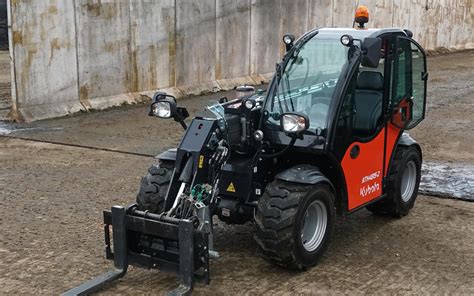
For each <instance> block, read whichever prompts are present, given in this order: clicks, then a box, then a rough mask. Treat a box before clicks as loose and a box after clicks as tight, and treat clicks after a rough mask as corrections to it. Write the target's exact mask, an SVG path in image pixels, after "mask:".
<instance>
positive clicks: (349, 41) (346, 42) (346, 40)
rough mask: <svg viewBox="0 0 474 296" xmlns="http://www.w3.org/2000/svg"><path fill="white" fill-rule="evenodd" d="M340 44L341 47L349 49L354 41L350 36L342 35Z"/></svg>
mask: <svg viewBox="0 0 474 296" xmlns="http://www.w3.org/2000/svg"><path fill="white" fill-rule="evenodd" d="M341 43H342V45H344V46H347V47H349V46H351V45H352V44H353V43H354V40H353V38H352V36H351V35H342V36H341Z"/></svg>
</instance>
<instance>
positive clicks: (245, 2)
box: [215, 0, 251, 79]
mask: <svg viewBox="0 0 474 296" xmlns="http://www.w3.org/2000/svg"><path fill="white" fill-rule="evenodd" d="M216 16H217V19H216V22H217V23H216V62H215V63H216V64H215V72H216V79H228V78H236V77H243V76H247V75H249V74H250V54H251V53H250V25H251V23H250V0H242V1H235V0H217V1H216Z"/></svg>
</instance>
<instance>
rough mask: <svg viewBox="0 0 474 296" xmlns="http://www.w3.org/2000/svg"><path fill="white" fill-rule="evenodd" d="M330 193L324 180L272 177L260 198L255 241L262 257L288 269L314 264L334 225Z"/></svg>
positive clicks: (327, 241)
mask: <svg viewBox="0 0 474 296" xmlns="http://www.w3.org/2000/svg"><path fill="white" fill-rule="evenodd" d="M334 218H335V208H334V194H333V192H332V191H331V189H330V188H329V186H327V185H326V184H316V185H306V184H297V183H292V182H286V181H281V180H276V181H274V182H272V183H270V184H269V185H268V186H267V188H266V190H265V193H264V195H263V196H262V198H261V199H260V201H259V203H258V207H257V212H256V215H255V222H256V226H257V232H256V234H255V237H254V238H255V241H256V242H257V244H258V247H259V251H260V254H261V255H262V256H263V258H265V259H266V260H268V261H270V262H272V263H275V264H277V265H280V266H283V267H287V268H291V269H300V270H301V269H305V268H307V267H310V266H313V265H315V264H316V263H317V262H318V260H319V259H320V257H321V255H322V254H323V253H324V251H325V250H326V249H327V247H328V245H329V241H330V239H331V236H332V232H333V229H334Z"/></svg>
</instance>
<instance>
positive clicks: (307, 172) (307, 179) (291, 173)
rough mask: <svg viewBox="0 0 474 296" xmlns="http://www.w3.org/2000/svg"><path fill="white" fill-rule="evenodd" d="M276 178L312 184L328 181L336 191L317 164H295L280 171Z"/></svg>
mask: <svg viewBox="0 0 474 296" xmlns="http://www.w3.org/2000/svg"><path fill="white" fill-rule="evenodd" d="M275 178H277V179H279V180H283V181H288V182H294V183H301V184H311V185H314V184H317V183H321V182H322V183H327V184H329V186H331V189H332V190H333V191H334V186H333V185H332V183H331V181H329V179H328V178H327V177H326V176H325V175H324V174H323V173H322V172H321V171H320V169H319V168H318V167H317V166H314V165H310V164H298V165H295V166H293V167H291V168H289V169H286V170H284V171H282V172H280V173H278V174H277V175H276V177H275ZM334 192H335V191H334Z"/></svg>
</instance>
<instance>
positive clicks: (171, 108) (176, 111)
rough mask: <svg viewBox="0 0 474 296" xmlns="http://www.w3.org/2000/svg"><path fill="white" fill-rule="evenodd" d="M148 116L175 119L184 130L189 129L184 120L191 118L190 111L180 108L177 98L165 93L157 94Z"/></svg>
mask: <svg viewBox="0 0 474 296" xmlns="http://www.w3.org/2000/svg"><path fill="white" fill-rule="evenodd" d="M148 115H149V116H156V117H159V118H173V119H174V120H175V121H177V122H179V123H180V124H181V126H182V127H183V128H184V129H186V128H187V126H186V124H185V123H184V120H185V119H186V118H187V117H189V113H188V110H186V108H183V107H178V106H177V103H176V98H175V97H173V96H171V95H168V94H166V93H164V92H157V93H156V94H155V95H154V96H153V100H152V103H151V106H150V111H149V112H148Z"/></svg>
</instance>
